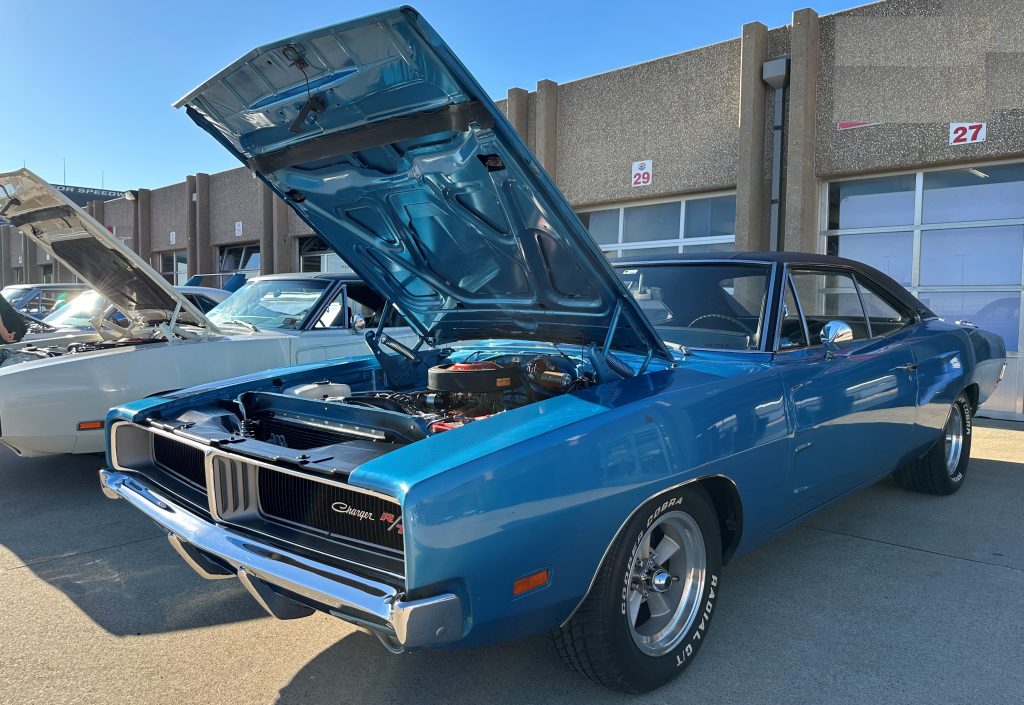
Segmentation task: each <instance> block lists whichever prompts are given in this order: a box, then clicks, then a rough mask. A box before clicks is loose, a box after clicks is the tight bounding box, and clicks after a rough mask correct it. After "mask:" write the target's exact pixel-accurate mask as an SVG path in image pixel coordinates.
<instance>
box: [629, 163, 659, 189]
mask: <svg viewBox="0 0 1024 705" xmlns="http://www.w3.org/2000/svg"><path fill="white" fill-rule="evenodd" d="M653 178H654V160H653V159H644V160H643V161H642V162H633V176H632V180H631V181H630V184H631V185H632V186H650V185H651V180H652V179H653Z"/></svg>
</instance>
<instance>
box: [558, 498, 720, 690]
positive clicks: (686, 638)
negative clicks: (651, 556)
mask: <svg viewBox="0 0 1024 705" xmlns="http://www.w3.org/2000/svg"><path fill="white" fill-rule="evenodd" d="M671 512H683V513H685V514H687V515H689V518H692V519H693V520H694V521H695V523H696V524H697V526H699V528H700V534H701V537H702V541H703V547H704V554H705V556H706V559H705V560H706V563H705V580H704V586H703V591H702V593H701V595H700V598H699V607H698V611H697V613H696V616H695V617H694V618H693V620H692V623H691V624H690V625H689V627H688V628H687V630H686V633H685V634H684V635H683V636H682V638H680V639H679V641H678V642H677V643H676V645H675V646H674V648H672V649H671V650H669V651H667V652H665V653H664V654H663V655H658V656H654V655H650V654H648V653H646V652H644V651H641V650H640V648H639V647H638V646H637V645H636V643H635V642H634V639H633V636H632V633H631V631H630V626H629V623H628V620H627V616H626V611H627V606H626V603H627V600H628V593H629V590H630V583H631V581H632V579H633V578H632V571H631V566H633V565H635V563H636V560H637V558H638V551H639V549H640V546H641V544H642V542H643V538H644V535H645V534H646V533H647V531H648V527H650V526H652V525H653V524H655V523H656V522H657V520H658V518H659V517H661V516H662V515H665V514H667V513H671ZM721 569H722V539H721V533H720V529H719V524H718V517H717V515H716V514H715V510H714V507H713V505H712V504H711V500H710V498H709V497H708V495H707V493H706V492H705V491H704V489H703V488H701V487H699V486H697V485H690V486H688V487H684V488H681V489H677V490H673V491H671V492H666V493H664V494H662V495H661V496H659V497H657V498H655V499H653V500H651V501H649V502H648V503H647V504H645V505H644V506H643V507H642V508H641V509H640V510H639V511H638V512H636V513H635V514H634V515H633V517H632V518H631V519H630V520H629V521H628V522H627V524H626V526H625V528H624V529H623V530H622V532H621V533H620V535H619V536H618V538H617V539H616V541H615V544H614V545H613V547H612V550H611V551H609V553H608V555H607V556H606V557H605V560H604V563H602V564H601V568H600V571H599V572H598V576H597V578H596V580H595V581H594V585H593V586H592V588H591V590H590V594H589V595H588V596H587V598H586V600H585V601H584V602H583V604H582V605H581V606H580V609H579V610H578V611H577V612H576V614H575V615H573V617H572V619H571V620H569V622H568V624H566V625H565V626H564V627H562V628H560V629H557V630H555V631H554V632H553V637H554V641H555V648H556V649H557V650H558V653H559V655H560V656H561V657H562V660H563V661H565V663H566V664H567V665H568V666H569V667H570V668H572V669H573V670H575V671H576V672H578V673H579V674H581V675H583V676H585V677H587V678H589V679H590V680H592V681H594V682H595V683H598V684H600V685H603V686H605V687H607V688H612V689H615V690H620V691H623V692H626V693H643V692H647V691H649V690H653V689H654V688H658V687H660V686H662V685H664V684H665V683H667V682H668V681H670V680H672V679H673V678H675V677H676V676H677V675H678V674H679V673H681V672H682V670H683V669H684V668H686V667H687V666H688V665H690V662H691V661H692V660H693V659H694V657H695V656H696V655H697V651H698V650H699V649H700V647H701V645H702V644H703V643H704V639H705V638H706V637H707V633H708V629H709V627H710V625H711V619H712V618H713V616H714V614H715V608H716V603H717V600H718V592H719V585H720V584H721V577H720V576H721Z"/></svg>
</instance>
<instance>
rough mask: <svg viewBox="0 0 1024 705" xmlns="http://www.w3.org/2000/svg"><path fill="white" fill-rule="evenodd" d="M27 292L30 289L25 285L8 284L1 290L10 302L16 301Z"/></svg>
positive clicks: (0, 292)
mask: <svg viewBox="0 0 1024 705" xmlns="http://www.w3.org/2000/svg"><path fill="white" fill-rule="evenodd" d="M26 292H28V289H27V288H25V287H20V286H8V287H6V288H4V290H3V291H0V294H2V295H3V297H4V298H5V299H7V301H8V303H14V302H15V301H17V300H18V299H20V298H21V297H22V296H24V295H25V293H26Z"/></svg>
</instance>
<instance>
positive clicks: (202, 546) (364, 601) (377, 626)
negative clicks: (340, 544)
mask: <svg viewBox="0 0 1024 705" xmlns="http://www.w3.org/2000/svg"><path fill="white" fill-rule="evenodd" d="M100 485H101V487H102V488H103V493H104V494H105V495H106V496H107V497H110V498H111V499H118V498H120V499H125V500H127V501H128V502H129V503H130V504H131V505H132V506H134V507H135V508H136V509H138V510H140V511H141V512H143V513H144V514H145V515H146V516H148V517H149V518H150V519H152V520H153V521H155V522H156V523H157V524H159V525H160V526H162V527H163V528H164V529H166V530H167V532H168V539H169V540H170V542H171V545H172V546H174V549H175V550H176V551H177V552H178V553H179V554H180V555H181V557H182V558H183V559H184V560H185V562H186V563H188V564H189V565H190V566H192V568H193V569H195V571H196V572H198V573H199V574H200V575H202V576H203V577H204V578H211V579H216V578H231V577H237V578H238V579H239V580H240V581H241V583H242V584H243V585H244V586H245V588H246V590H248V591H249V593H250V594H251V595H252V596H253V597H254V598H255V599H256V601H257V602H259V603H260V605H262V606H263V608H264V609H266V610H267V612H269V613H270V614H271V615H273V616H275V617H278V618H280V619H294V618H296V617H305V616H307V615H309V614H312V612H313V608H312V607H310V606H309V604H310V603H311V604H315V605H316V606H317V608H318V609H321V610H322V611H324V612H328V613H329V614H332V615H334V616H335V617H338V618H340V619H343V620H345V621H347V622H351V623H352V624H356V625H358V626H360V627H364V628H367V629H369V630H370V631H372V632H374V633H375V634H377V636H379V637H380V638H381V641H382V642H383V643H384V644H385V646H387V647H388V648H389V649H392V650H403V649H413V648H417V647H424V646H435V645H438V644H445V643H448V642H452V641H456V640H458V639H460V638H461V637H462V625H463V610H462V603H461V601H460V600H459V598H458V597H457V596H456V595H453V594H450V593H447V594H442V595H436V596H434V597H428V598H424V599H422V600H408V601H407V600H403V599H402V598H403V593H402V592H401V591H400V590H398V589H397V588H395V587H393V586H391V585H388V584H386V583H381V582H377V581H375V580H372V579H369V578H365V577H362V576H359V575H356V574H354V573H350V572H348V571H344V570H341V569H339V568H336V567H334V566H332V565H328V564H325V563H319V562H317V561H313V560H310V559H309V558H306V557H304V556H300V555H298V554H294V553H288V552H286V551H283V550H281V549H280V548H277V547H274V546H270V545H268V544H265V543H262V542H260V541H257V540H254V539H251V538H249V537H247V536H243V535H241V534H238V533H235V532H233V531H231V530H230V529H227V528H225V527H223V526H220V525H217V524H214V523H211V522H208V521H205V520H203V519H201V518H200V517H198V516H196V515H195V514H192V513H190V512H188V511H187V510H185V509H183V508H182V507H180V506H177V505H175V504H174V502H172V501H171V500H169V499H167V498H166V497H164V496H163V495H161V494H160V492H159V491H158V490H156V489H154V488H151V487H148V486H147V485H146V484H144V483H143V482H141V481H139V480H138V479H136V478H134V477H131V476H129V475H126V474H124V473H120V472H116V471H113V470H106V469H104V470H100ZM275 588H278V589H281V590H285V591H287V592H288V593H291V594H293V595H297V596H300V597H301V598H304V599H303V600H302V601H299V600H294V599H291V598H290V597H288V596H287V595H285V594H281V593H280V592H278V591H277V590H276V589H275Z"/></svg>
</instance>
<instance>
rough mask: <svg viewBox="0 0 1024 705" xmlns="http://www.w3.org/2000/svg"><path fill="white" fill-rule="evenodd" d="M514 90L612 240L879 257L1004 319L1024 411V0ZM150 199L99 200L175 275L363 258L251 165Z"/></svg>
mask: <svg viewBox="0 0 1024 705" xmlns="http://www.w3.org/2000/svg"><path fill="white" fill-rule="evenodd" d="M683 48H684V47H681V49H683ZM774 59H779V60H777V61H773V60H774ZM500 105H501V108H502V109H503V110H504V111H505V113H506V114H507V115H508V117H509V119H510V121H511V122H512V124H513V125H514V126H515V127H516V129H517V130H518V131H519V132H520V133H521V134H522V135H524V136H525V138H526V141H527V143H528V144H529V146H530V147H531V149H533V150H534V152H536V154H537V155H538V156H539V158H540V160H541V162H542V163H543V164H544V166H545V167H546V168H547V170H548V171H549V172H551V174H552V175H553V176H554V177H555V179H556V181H557V183H558V185H559V186H560V187H561V189H562V190H563V191H564V192H565V194H566V196H567V197H568V198H569V201H570V202H571V203H572V204H573V206H574V207H575V208H576V209H577V210H578V212H579V213H580V215H581V217H582V219H583V221H584V223H586V224H587V226H588V227H589V229H590V231H591V233H592V235H593V236H594V238H595V240H596V241H597V242H598V243H599V244H600V246H601V247H602V249H604V250H605V251H606V252H608V253H609V255H610V256H615V255H619V254H638V253H664V252H690V251H709V252H715V251H725V250H733V249H738V250H748V249H749V250H757V249H770V248H772V247H773V246H775V247H778V248H781V249H788V250H802V251H808V252H828V253H832V254H841V255H843V256H847V257H852V258H854V259H860V260H863V261H866V262H868V263H871V264H873V265H875V266H877V267H879V268H880V269H883V270H884V271H886V272H888V273H889V274H891V275H892V276H894V277H895V278H896V279H897V280H899V281H900V282H902V283H903V284H904V285H905V286H906V287H907V288H908V289H910V290H911V291H912V292H913V293H914V294H916V295H917V296H918V297H920V298H921V299H922V300H923V301H924V302H925V303H926V304H927V305H929V306H930V307H931V308H932V309H934V310H935V311H936V312H938V313H939V314H940V315H942V316H944V317H948V318H950V319H970V320H973V321H975V322H976V323H978V324H979V325H983V326H985V327H987V328H990V329H992V330H994V331H996V332H998V333H1000V334H1001V335H1002V336H1003V338H1004V339H1005V341H1006V345H1007V349H1008V350H1010V351H1011V353H1010V357H1011V359H1010V366H1009V369H1008V372H1007V377H1008V379H1007V380H1006V382H1005V383H1004V384H1003V385H1002V387H1001V389H1000V392H999V394H998V396H997V398H994V399H993V400H991V401H990V402H989V404H988V410H989V411H990V412H991V413H993V414H995V415H999V416H1002V417H1008V418H1017V419H1024V402H1022V397H1024V359H1022V356H1021V352H1020V351H1021V350H1022V349H1024V337H1022V336H1024V324H1022V306H1021V300H1022V297H1024V2H1021V0H984V1H983V0H885V1H883V2H877V3H874V4H870V5H865V6H862V7H857V8H854V9H851V10H848V11H845V12H840V13H837V14H834V15H826V16H821V17H819V16H818V15H817V14H816V13H815V12H814V11H813V10H798V11H797V12H795V13H794V14H793V21H792V24H790V25H786V26H783V27H777V28H774V29H769V28H767V27H765V26H764V25H762V24H760V23H757V22H754V23H750V24H747V25H744V26H743V27H742V30H741V34H740V36H739V37H738V38H736V39H733V40H731V41H726V42H722V43H720V44H714V45H711V46H707V47H702V48H700V49H694V50H692V51H683V52H682V53H679V54H675V55H672V56H667V57H664V58H661V59H656V60H653V61H649V62H646V63H643V64H638V65H635V66H630V67H627V68H623V69H620V70H617V71H612V72H609V73H605V74H601V75H597V76H591V77H588V78H582V79H580V80H577V81H572V82H569V83H564V84H561V85H559V84H556V83H554V82H552V81H549V80H541V81H539V82H538V83H537V86H536V89H535V90H533V91H528V90H525V89H522V88H512V89H511V90H509V91H508V95H507V98H506V99H505V100H502V101H501V102H500ZM961 123H962V124H961ZM637 162H641V164H636V163H637ZM644 173H646V174H647V176H644ZM634 179H635V180H636V183H634ZM130 195H131V196H132V197H133V200H128V199H125V198H121V199H116V200H113V201H107V202H105V203H100V202H96V203H91V204H90V205H89V209H90V211H91V212H92V213H93V214H94V215H95V216H96V217H97V218H98V219H100V220H101V221H102V222H103V223H105V224H106V225H107V227H108V228H110V229H111V231H112V232H114V233H115V234H116V235H117V236H118V237H120V238H123V239H124V240H125V241H127V242H130V243H131V244H132V246H133V247H135V248H136V249H137V250H138V251H139V252H140V253H141V254H143V256H144V257H147V258H149V260H150V261H151V262H152V263H153V265H154V266H155V267H156V268H157V269H158V270H159V271H161V272H163V273H164V274H165V275H166V276H167V277H168V278H169V279H171V280H174V281H181V280H182V279H183V278H184V277H186V276H187V275H189V274H192V273H196V272H201V273H217V272H231V271H237V270H242V271H250V272H257V271H262V272H283V271H299V270H303V271H310V270H313V271H315V270H323V269H337V268H339V267H342V266H343V263H342V262H340V261H339V260H338V258H337V257H336V256H334V255H333V254H331V253H330V252H329V251H328V250H327V248H325V247H324V246H323V244H322V243H321V242H320V241H319V239H318V238H317V237H316V236H315V235H313V234H312V233H310V232H308V231H307V229H306V227H305V226H304V224H302V223H301V222H300V221H299V220H298V218H296V217H295V215H294V214H293V213H292V212H291V211H290V209H288V208H287V207H286V206H285V205H284V204H283V203H282V202H281V201H280V200H278V199H276V198H275V197H274V196H272V195H271V194H270V193H269V192H268V191H267V190H266V189H265V188H264V187H263V186H262V184H261V183H260V182H259V181H258V180H256V179H254V178H253V177H252V176H251V175H250V174H249V173H248V172H247V171H246V170H245V169H235V170H231V171H227V172H223V173H220V174H195V175H189V176H187V177H186V178H185V180H184V181H182V182H180V183H177V184H174V185H171V186H167V187H164V188H159V189H153V190H146V189H140V190H138V191H137V192H131V193H130ZM0 242H2V243H3V245H2V247H3V252H2V253H0V255H2V265H3V266H2V267H0V269H2V270H3V271H2V272H0V275H2V276H3V277H4V278H5V279H6V280H7V281H27V280H30V279H39V278H40V276H41V270H40V267H43V266H45V263H44V262H43V261H42V255H40V254H39V253H37V252H32V251H31V250H32V249H33V248H26V247H25V244H24V242H22V238H21V237H20V236H18V235H17V234H12V235H8V236H0Z"/></svg>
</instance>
